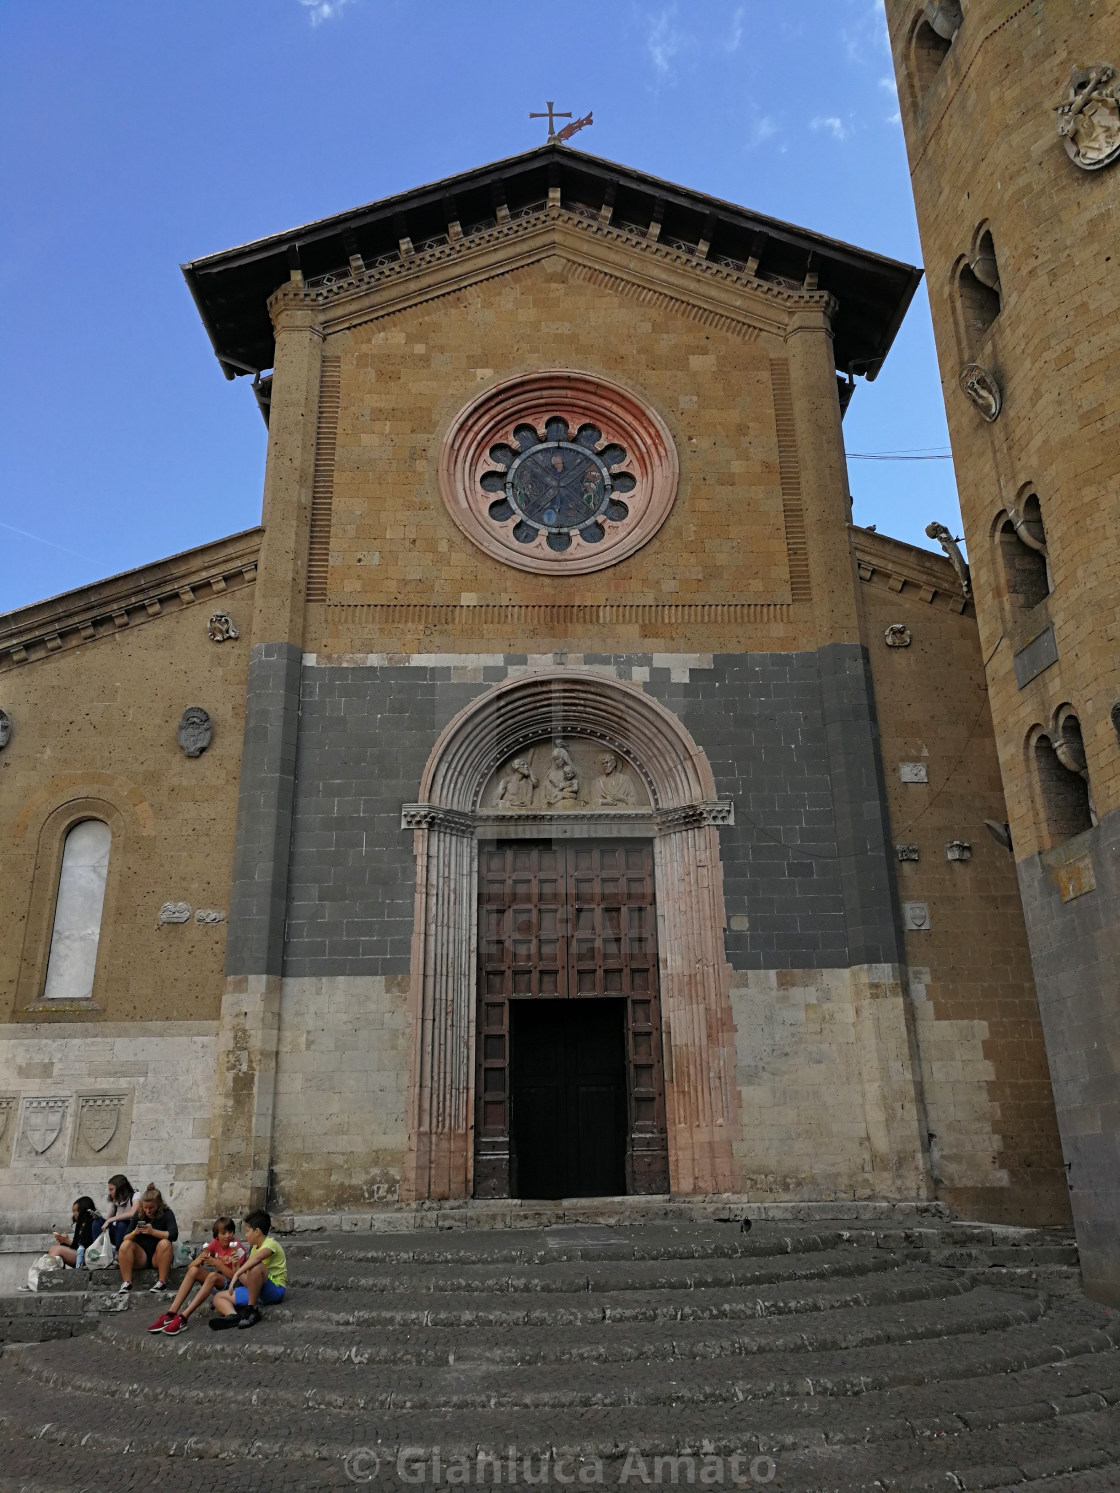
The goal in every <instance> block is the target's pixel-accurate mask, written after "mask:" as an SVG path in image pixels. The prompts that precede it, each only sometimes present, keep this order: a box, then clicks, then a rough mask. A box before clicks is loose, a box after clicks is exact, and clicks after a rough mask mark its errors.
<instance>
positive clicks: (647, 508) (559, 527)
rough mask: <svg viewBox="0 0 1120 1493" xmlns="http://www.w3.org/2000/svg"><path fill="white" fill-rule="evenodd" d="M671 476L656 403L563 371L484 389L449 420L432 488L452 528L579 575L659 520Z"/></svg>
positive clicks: (481, 543)
mask: <svg viewBox="0 0 1120 1493" xmlns="http://www.w3.org/2000/svg"><path fill="white" fill-rule="evenodd" d="M552 470H555V477H553V476H552ZM679 481H680V463H679V460H678V457H677V449H676V445H675V443H674V441H673V437H672V435H671V434H670V432H669V429H668V427H667V426H666V424H665V422H664V420H663V419H662V418H661V416H660V415H659V414H658V413H657V411H656V410H654V409H653V408H652V407H651V406H650V405H649V404H648V403H647V402H646V401H645V400H644V399H642V398H640V397H639V396H638V395H637V394H635V393H634V392H633V391H632V390H630V389H627V388H624V387H623V386H622V385H621V384H617V383H614V382H612V381H611V380H608V379H604V378H601V377H599V376H597V375H594V374H589V373H581V372H578V371H576V370H572V369H555V370H549V371H544V372H540V373H534V374H528V375H523V376H521V377H518V378H512V379H506V380H504V381H503V382H502V383H499V384H497V385H495V386H492V387H491V388H489V389H487V390H486V391H485V392H484V393H482V394H481V395H479V396H478V397H477V398H475V399H473V400H472V401H471V402H470V403H469V404H468V405H466V406H465V407H464V408H463V409H462V410H460V412H459V413H458V415H457V416H456V417H455V419H454V420H453V421H452V422H451V425H450V428H449V429H448V432H447V435H446V436H445V438H444V441H443V446H442V449H441V452H440V460H439V487H440V495H441V497H442V498H443V502H444V504H445V506H446V508H447V511H448V513H449V514H450V516H451V518H452V519H453V520H454V522H455V524H456V526H457V527H458V528H459V529H460V531H461V532H462V533H463V534H464V535H465V536H466V537H467V538H468V539H469V540H470V541H471V542H472V543H473V544H474V545H476V546H477V547H478V548H479V549H481V550H482V551H484V553H486V554H488V555H490V556H491V558H493V559H496V560H499V561H501V562H502V563H503V564H505V565H510V566H512V567H514V568H515V569H518V570H525V571H531V572H533V573H535V574H538V575H585V574H587V573H588V572H589V571H594V570H602V569H605V568H607V567H608V566H611V565H617V564H618V563H619V561H621V560H624V559H626V558H627V557H628V556H630V555H632V554H634V553H635V552H636V551H637V550H639V549H641V547H642V546H643V545H645V544H647V543H648V542H649V540H651V539H652V538H653V536H654V535H655V534H656V533H657V531H658V530H659V529H660V528H661V526H662V524H664V522H665V520H666V519H667V518H668V516H669V512H670V510H671V509H672V506H673V503H674V501H675V499H676V496H677V488H678V485H679ZM550 483H552V484H553V485H554V487H555V494H553V493H552V489H551V488H550V486H549V484H550ZM546 489H547V491H546Z"/></svg>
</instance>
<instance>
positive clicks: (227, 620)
mask: <svg viewBox="0 0 1120 1493" xmlns="http://www.w3.org/2000/svg"><path fill="white" fill-rule="evenodd" d="M206 632H207V635H208V636H209V638H210V641H211V642H212V643H228V642H231V641H232V640H233V639H234V638H238V637H240V636H241V634H240V633H239V632H238V631H237V628H236V627H234V625H233V618H232V617H231V616H230V614H229V613H228V612H213V613H211V616H210V621H209V623H208V624H207V627H206Z"/></svg>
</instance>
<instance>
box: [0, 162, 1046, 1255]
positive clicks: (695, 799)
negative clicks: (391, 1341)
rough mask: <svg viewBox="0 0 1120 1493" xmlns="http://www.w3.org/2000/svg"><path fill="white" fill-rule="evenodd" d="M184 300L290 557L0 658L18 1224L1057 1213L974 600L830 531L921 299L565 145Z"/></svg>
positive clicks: (64, 613) (362, 217) (309, 236)
mask: <svg viewBox="0 0 1120 1493" xmlns="http://www.w3.org/2000/svg"><path fill="white" fill-rule="evenodd" d="M185 273H186V276H187V280H188V284H189V286H190V288H191V291H192V293H193V295H194V297H195V301H196V304H197V305H198V308H199V311H200V314H201V316H202V320H203V322H204V325H205V327H206V330H207V332H208V334H209V336H210V338H211V341H212V343H213V346H214V349H215V352H216V354H217V357H218V359H219V362H220V364H221V366H222V368H223V371H224V372H225V373H226V374H227V376H228V377H230V378H233V377H236V376H239V375H252V376H253V383H254V389H255V392H256V395H257V399H258V403H259V405H260V407H261V410H262V413H264V415H265V417H266V419H267V420H268V425H269V437H268V456H267V465H266V472H265V482H264V505H263V516H262V524H261V527H260V528H259V529H255V530H252V531H250V532H248V533H245V534H239V535H235V536H233V537H231V538H229V539H226V540H222V541H219V542H217V543H215V544H210V545H206V546H202V547H200V548H199V549H197V550H193V551H191V552H190V553H188V554H186V555H181V556H176V557H173V558H171V559H169V560H164V561H160V562H158V563H156V564H153V565H151V566H148V567H144V568H143V569H141V570H140V571H136V572H132V573H130V574H128V575H124V576H119V577H114V578H112V579H110V580H107V581H105V582H103V583H100V584H98V585H96V586H92V587H88V588H84V589H83V590H81V591H78V592H74V593H71V594H69V595H67V596H63V597H59V598H55V599H53V600H51V601H47V602H43V603H41V604H38V605H36V606H32V607H28V608H24V609H23V610H21V611H19V612H16V613H12V614H9V615H8V616H6V617H4V618H3V619H0V705H2V706H3V709H4V712H5V721H6V723H7V725H6V731H7V736H6V740H5V743H4V745H3V748H2V749H0V832H2V834H3V836H4V845H5V851H4V855H3V865H4V872H5V884H6V887H7V894H6V896H5V898H4V906H3V911H2V913H0V918H2V922H0V990H2V991H3V1000H4V1002H5V1014H4V1017H3V1022H4V1024H3V1026H2V1027H0V1123H2V1125H3V1129H0V1199H3V1207H4V1209H5V1213H6V1215H7V1216H8V1217H9V1218H10V1219H12V1220H13V1224H12V1226H13V1227H15V1226H19V1225H20V1224H22V1225H23V1226H25V1227H35V1226H39V1225H40V1224H41V1222H42V1221H43V1219H44V1218H45V1215H46V1214H47V1213H48V1212H50V1213H52V1216H53V1212H57V1210H58V1208H59V1207H61V1206H63V1205H64V1204H65V1203H67V1202H68V1201H69V1199H70V1197H71V1196H72V1195H74V1193H75V1192H76V1191H89V1192H91V1193H95V1195H96V1192H97V1189H98V1187H99V1186H100V1182H99V1181H98V1180H97V1179H98V1178H99V1177H100V1173H101V1172H102V1171H104V1170H105V1169H106V1168H107V1169H108V1170H109V1171H118V1170H122V1171H126V1172H129V1173H131V1174H133V1180H134V1181H135V1180H141V1179H142V1180H144V1181H147V1180H149V1178H150V1179H152V1180H155V1181H157V1182H158V1183H160V1185H162V1186H163V1187H164V1188H165V1190H166V1191H168V1192H169V1193H170V1195H171V1196H172V1197H173V1198H174V1200H175V1202H176V1205H177V1206H178V1207H180V1208H181V1209H182V1210H184V1213H185V1215H186V1216H187V1217H202V1216H204V1215H205V1213H206V1212H207V1211H210V1212H212V1211H217V1210H222V1211H225V1210H230V1211H233V1212H235V1213H240V1212H242V1211H243V1210H244V1209H245V1208H246V1207H248V1206H250V1205H251V1204H264V1203H267V1204H268V1206H270V1207H271V1208H272V1210H273V1211H274V1212H276V1213H280V1214H290V1215H301V1214H316V1213H319V1214H323V1213H328V1214H333V1215H337V1214H338V1213H340V1212H343V1213H352V1214H358V1215H361V1214H363V1213H365V1214H369V1213H370V1212H371V1211H372V1210H374V1209H377V1208H381V1207H388V1206H393V1205H396V1204H398V1203H408V1202H426V1201H437V1200H453V1199H466V1198H471V1197H474V1198H480V1199H501V1198H511V1199H518V1198H520V1199H530V1200H538V1199H550V1198H551V1199H555V1198H560V1197H565V1196H567V1197H572V1196H604V1195H608V1196H611V1195H617V1194H645V1195H653V1196H662V1195H665V1194H670V1193H671V1194H674V1195H678V1196H692V1197H710V1196H715V1195H719V1196H723V1195H733V1196H736V1197H741V1198H745V1199H748V1200H753V1201H756V1202H758V1201H820V1202H829V1201H848V1200H863V1199H888V1200H896V1201H906V1202H915V1201H923V1200H934V1199H939V1200H941V1201H943V1202H944V1203H946V1204H947V1205H948V1206H949V1207H950V1208H951V1209H953V1210H954V1211H955V1212H957V1213H958V1214H960V1215H961V1216H965V1217H983V1218H989V1219H993V1220H1002V1221H1025V1222H1058V1221H1061V1220H1062V1219H1064V1218H1065V1217H1067V1216H1068V1203H1067V1201H1066V1198H1067V1189H1066V1181H1065V1176H1064V1172H1063V1168H1062V1160H1061V1152H1060V1148H1059V1145H1058V1138H1057V1129H1056V1124H1055V1119H1054V1111H1053V1104H1052V1099H1051V1090H1050V1081H1049V1074H1048V1070H1047V1063H1046V1055H1045V1049H1044V1044H1043V1039H1042V1030H1041V1026H1040V1022H1039V1016H1038V1008H1037V1002H1036V997H1035V991H1034V985H1033V981H1032V977H1031V970H1030V960H1029V952H1028V947H1027V941H1026V935H1025V931H1024V927H1023V917H1022V910H1021V905H1020V900H1019V893H1018V887H1017V883H1016V876H1015V867H1014V862H1013V860H1012V857H1011V856H1010V855H1009V854H1008V853H1007V850H1006V849H1005V848H1004V847H1003V846H1002V845H1000V844H998V843H997V842H996V841H995V840H994V839H992V838H991V837H990V836H989V835H988V834H987V832H986V831H985V830H984V828H983V823H984V820H985V819H991V820H993V821H995V822H996V823H1002V822H1003V821H1004V820H1006V818H1007V811H1006V809H1005V806H1004V800H1003V794H1002V788H1001V783H1000V776H999V761H998V757H997V753H996V749H995V742H994V737H993V729H992V722H991V714H990V710H989V705H988V699H987V693H986V689H985V682H984V669H983V656H982V653H981V649H980V642H979V637H978V633H977V627H976V620H975V617H974V614H973V608H972V604H971V601H970V599H969V596H968V591H967V586H965V587H963V588H962V584H961V577H960V576H959V575H958V574H957V572H956V571H955V570H954V569H953V567H952V566H951V565H950V564H949V562H948V561H947V560H946V559H944V558H943V557H942V556H940V555H935V554H932V553H930V552H927V551H924V550H918V549H915V548H914V547H912V546H910V545H907V544H904V543H901V542H899V541H895V540H892V539H890V538H888V537H886V536H883V535H879V534H876V533H872V532H870V531H866V530H860V529H858V528H853V526H852V525H851V522H850V518H851V514H850V498H849V494H848V488H847V479H846V468H845V459H844V448H843V437H842V429H841V420H842V412H843V408H844V407H845V405H846V402H847V399H848V398H849V397H850V396H851V392H852V387H853V375H854V374H855V373H857V372H858V373H862V374H866V375H867V376H869V377H873V376H874V375H875V374H876V373H877V372H878V370H879V368H880V366H881V364H882V362H883V360H884V358H885V357H886V355H887V353H888V351H889V348H890V345H891V341H892V339H893V337H894V335H895V333H896V331H897V328H898V326H899V324H900V322H901V319H902V317H903V315H904V314H905V311H906V308H907V305H908V303H909V300H910V297H911V295H912V294H913V291H914V289H915V287H916V285H917V282H918V278H919V276H918V272H917V271H915V270H913V269H912V268H910V267H909V266H906V265H901V264H898V263H896V262H894V261H890V260H887V259H884V258H882V257H880V256H877V255H875V254H873V253H869V252H867V251H864V250H860V249H856V248H853V247H851V246H848V245H845V244H841V243H837V242H835V241H833V240H830V239H827V238H824V237H822V236H820V235H817V234H813V233H809V232H806V231H805V230H802V229H798V228H795V227H792V226H790V225H787V224H782V223H777V222H774V221H772V220H769V219H765V218H762V217H760V216H759V215H757V214H753V213H750V212H747V211H745V210H743V209H740V208H737V207H734V206H731V205H729V204H726V203H722V202H718V201H715V200H713V199H710V198H707V197H704V196H702V195H700V194H698V193H694V192H691V191H689V190H687V189H684V188H680V187H675V186H672V185H670V184H667V183H665V182H661V181H658V180H656V179H654V178H650V177H648V176H644V175H641V174H639V173H636V172H633V171H630V170H627V169H626V168H623V167H618V166H613V165H611V164H610V163H607V162H603V161H600V160H597V159H595V158H593V157H590V156H587V155H584V154H581V153H578V152H575V151H573V150H570V149H567V148H564V147H562V146H559V145H552V144H550V145H549V146H546V147H544V148H542V149H540V150H536V151H532V152H529V153H527V154H526V155H523V156H519V157H515V158H512V159H511V160H508V161H504V162H500V163H497V164H496V165H493V166H490V167H487V168H484V169H481V170H478V171H473V172H468V173H465V174H464V175H462V176H460V177H456V178H454V179H451V180H449V181H445V182H441V183H437V184H436V185H434V186H431V187H427V188H423V189H420V190H418V191H416V192H412V193H407V194H404V195H403V196H401V197H399V198H395V199H390V200H387V201H383V202H378V203H374V204H371V205H369V206H367V207H364V208H361V209H357V210H355V211H353V212H349V213H343V214H340V215H339V216H337V217H335V218H331V219H328V220H324V221H322V222H319V223H313V224H309V225H306V226H305V227H303V228H301V229H299V230H296V231H293V232H291V233H286V234H281V235H277V236H276V237H274V238H271V239H266V240H262V241H260V242H257V243H254V244H250V245H248V246H245V247H243V248H241V249H237V250H232V251H229V252H228V253H222V254H217V255H213V256H210V257H209V258H207V259H203V260H198V261H195V262H193V263H191V264H190V265H187V266H186V267H185ZM52 1210H53V1211H52Z"/></svg>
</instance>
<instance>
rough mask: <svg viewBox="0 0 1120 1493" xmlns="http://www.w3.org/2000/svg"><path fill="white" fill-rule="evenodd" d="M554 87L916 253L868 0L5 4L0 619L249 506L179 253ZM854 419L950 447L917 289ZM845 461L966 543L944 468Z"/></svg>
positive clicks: (226, 521)
mask: <svg viewBox="0 0 1120 1493" xmlns="http://www.w3.org/2000/svg"><path fill="white" fill-rule="evenodd" d="M549 98H551V99H554V100H556V103H557V106H558V107H559V108H564V109H573V110H575V111H576V112H577V113H579V114H583V113H586V112H587V110H588V109H593V110H594V113H595V124H594V126H593V128H591V129H590V130H586V131H584V132H583V133H582V134H581V135H580V136H579V137H578V142H577V143H578V145H579V146H580V148H582V149H586V150H588V151H590V152H592V153H594V154H596V155H602V156H605V157H606V158H607V159H609V160H613V161H619V162H623V163H625V164H627V165H630V166H634V167H636V168H638V169H639V170H645V171H649V172H651V173H653V174H655V175H657V176H661V177H665V178H668V179H669V180H671V181H677V182H681V183H683V184H685V185H687V186H690V187H694V188H696V189H698V190H700V191H704V192H710V193H712V194H714V195H716V196H719V197H723V198H726V199H728V200H730V201H733V202H740V203H743V204H745V205H746V206H748V207H751V208H754V209H756V210H758V211H760V212H764V213H768V214H771V215H773V216H775V217H779V218H784V219H787V220H788V221H790V222H793V223H798V224H802V225H804V226H806V227H809V228H814V229H818V230H820V231H822V232H825V233H829V234H832V235H834V236H836V237H838V238H843V239H847V240H849V241H851V242H853V243H857V244H860V245H863V246H864V247H867V248H870V249H874V250H877V251H878V252H880V253H884V254H890V255H894V256H895V257H897V258H900V259H905V260H909V261H910V262H911V263H915V264H918V263H920V262H921V254H920V249H919V245H918V235H917V228H916V225H915V221H914V210H913V204H912V200H911V196H910V189H909V178H908V173H907V168H906V157H905V152H904V149H903V143H902V132H901V128H900V126H899V123H898V117H897V98H896V96H895V91H894V82H893V76H892V70H891V65H890V57H889V53H888V50H887V40H886V25H885V21H884V15H883V6H882V0H792V3H786V4H780V3H777V0H739V3H736V0H686V3H661V0H654V3H644V0H643V3H639V0H596V3H591V0H566V3H564V4H563V5H559V4H549V5H544V4H538V3H533V0H518V3H515V0H460V3H458V4H452V3H450V0H158V3H156V0H149V3H147V4H139V5H138V4H136V3H135V0H131V3H125V0H100V3H98V4H96V5H94V4H90V3H88V0H34V3H30V0H24V3H22V4H21V3H17V0H9V3H8V4H7V5H6V6H2V7H0V152H2V157H0V194H2V196H0V201H2V203H3V208H4V218H5V224H6V230H5V234H4V236H3V238H2V239H0V293H2V296H3V304H4V307H5V315H4V318H3V323H4V324H3V327H2V329H0V338H2V344H0V348H2V351H0V378H2V381H3V387H2V389H0V410H3V412H4V414H3V420H4V424H3V428H2V430H0V525H2V527H0V554H2V555H3V557H4V563H3V565H2V566H0V610H7V609H9V608H12V607H17V606H20V605H23V604H25V603H27V602H30V601H34V600H37V599H39V598H40V597H45V596H49V595H53V594H56V593H58V592H60V591H65V590H68V589H70V588H71V587H74V586H79V585H82V584H83V583H85V582H88V581H92V580H96V579H98V578H99V577H102V576H107V575H111V574H113V573H115V572H117V571H120V570H125V569H128V568H130V567H131V566H134V565H141V564H143V563H145V562H146V561H149V560H154V559H157V558H160V557H161V556H163V555H167V554H171V553H174V552H175V551H178V550H182V549H187V548H189V547H190V546H192V545H195V544H201V543H203V542H205V541H206V540H209V539H215V538H218V537H220V536H221V535H223V534H228V533H232V532H235V531H236V530H238V529H244V528H248V527H250V526H251V525H253V524H255V523H257V522H258V520H259V517H260V497H261V482H262V477H263V471H264V444H265V431H264V426H263V424H262V422H261V420H260V416H259V415H258V414H257V411H256V406H255V404H254V402H253V397H252V394H251V393H250V390H249V386H248V382H247V381H246V380H238V381H237V382H236V383H233V384H230V383H227V382H226V380H225V379H224V378H223V377H222V375H221V373H220V371H219V369H218V366H217V363H216V362H215V360H214V358H213V355H212V353H211V351H210V347H209V343H208V342H207V339H206V336H205V333H204V332H203V330H202V326H201V324H200V322H199V320H198V317H197V315H196V313H195V311H194V307H193V304H192V302H191V298H190V295H189V293H188V291H187V288H186V285H185V283H184V281H183V279H182V276H181V274H180V272H179V264H180V263H181V262H183V261H185V260H189V259H192V258H196V257H198V256H200V255H203V254H208V253H211V252H213V251H215V250H218V249H223V248H227V247H228V246H230V245H232V244H238V243H243V242H245V241H246V240H249V239H253V238H256V237H258V236H260V235H262V234H266V233H272V232H275V231H278V230H281V229H283V228H287V227H290V226H293V225H295V224H299V223H303V222H306V221H308V220H309V219H312V218H317V217H321V216H324V215H326V214H330V213H333V212H337V211H341V210H343V209H345V208H348V207H351V206H354V205H356V204H358V203H362V202H368V201H371V200H373V199H376V198H378V197H381V196H384V195H386V194H388V193H391V192H398V191H402V190H405V189H407V188H409V187H412V186H417V185H420V184H421V183H423V182H426V181H431V180H435V179H438V178H440V177H443V176H448V175H451V174H453V173H454V172H457V171H462V170H467V169H469V168H470V167H472V166H476V165H480V164H482V163H484V162H487V161H491V160H495V159H498V158H500V157H502V156H506V155H513V154H516V153H517V152H519V151H522V150H525V149H527V148H529V147H530V146H531V145H534V144H536V143H538V142H540V141H541V140H543V137H544V134H543V131H542V129H541V127H540V125H539V123H538V122H537V121H533V122H532V123H531V122H530V121H529V119H528V118H527V115H528V113H529V111H530V110H531V109H541V108H543V107H544V103H545V100H546V99H549ZM845 431H846V438H847V443H848V449H849V452H884V451H892V452H893V451H899V450H906V451H912V450H932V451H947V450H948V437H947V433H946V429H945V420H944V413H943V408H942V402H941V392H940V384H939V381H938V377H937V369H936V363H935V359H934V351H933V337H932V331H931V328H930V324H929V312H928V309H927V305H926V301H925V293H924V289H923V290H922V291H921V292H919V295H918V297H917V298H916V300H915V302H914V305H913V307H912V309H911V312H910V315H909V316H908V318H907V321H906V323H905V324H904V326H903V328H902V331H901V333H900V335H899V338H898V340H897V341H896V343H895V346H894V350H893V351H892V353H891V355H890V357H889V359H888V360H887V363H886V366H885V367H884V369H883V371H882V373H881V374H880V376H879V378H878V380H877V381H876V382H875V383H874V384H871V385H868V384H865V383H864V382H863V381H862V380H861V381H860V383H859V387H858V389H857V391H856V395H855V398H854V400H853V402H852V406H851V409H850V410H849V412H848V417H847V420H846V422H845ZM850 469H851V483H852V491H853V494H854V497H855V516H856V520H857V522H860V523H875V524H878V526H879V528H880V529H881V530H883V531H885V532H889V533H891V534H895V535H898V536H899V537H900V538H904V539H909V540H911V541H912V542H915V543H919V544H922V545H924V546H926V547H928V546H929V541H928V540H927V539H926V538H925V536H924V534H923V530H924V527H925V524H926V523H927V522H928V521H929V519H931V518H939V519H941V520H942V521H943V522H945V523H948V524H950V525H951V526H954V528H955V532H959V529H957V528H956V526H958V525H959V522H960V520H959V509H958V506H957V500H956V491H955V486H954V481H953V472H952V463H951V462H948V461H923V462H899V463H895V462H879V461H859V460H856V461H852V462H851V467H850ZM17 531H20V532H17Z"/></svg>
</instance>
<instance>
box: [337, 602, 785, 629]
mask: <svg viewBox="0 0 1120 1493" xmlns="http://www.w3.org/2000/svg"><path fill="white" fill-rule="evenodd" d="M327 606H328V608H329V610H330V611H336V610H337V611H339V612H341V613H344V614H345V616H346V621H347V624H348V625H352V624H353V623H360V622H363V621H366V620H368V621H369V623H370V624H371V626H373V627H377V626H380V625H384V624H385V623H390V622H416V623H421V624H425V625H427V624H431V625H433V626H435V625H445V626H450V625H451V624H453V623H455V622H468V623H470V622H497V623H512V624H515V625H524V626H525V627H527V628H536V627H546V626H547V625H549V624H552V623H556V624H561V625H567V626H588V627H600V626H606V625H608V624H610V623H615V622H681V623H686V622H792V620H793V607H792V606H791V605H790V604H789V602H788V601H711V602H708V601H696V602H660V601H655V602H639V601H635V602H628V601H618V602H601V603H598V602H588V603H572V604H567V603H557V604H548V603H546V604H541V605H539V606H535V605H522V604H520V603H516V602H508V603H507V602H493V603H489V602H482V603H479V604H477V605H474V606H454V605H443V604H441V603H435V602H433V603H427V602H409V601H400V602H397V601H389V602H375V601H330V602H328V603H327Z"/></svg>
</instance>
